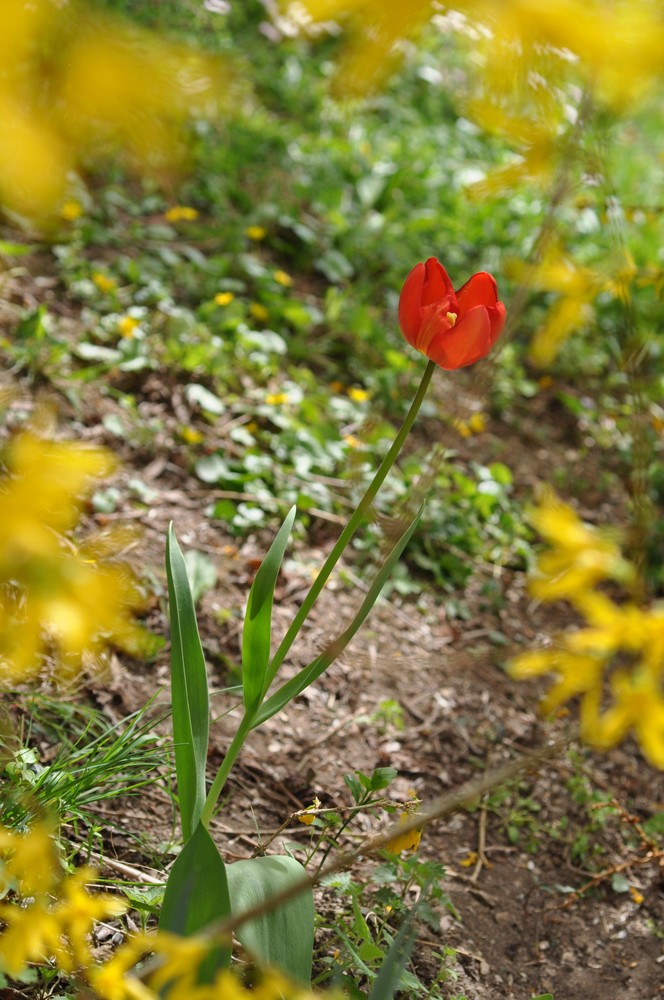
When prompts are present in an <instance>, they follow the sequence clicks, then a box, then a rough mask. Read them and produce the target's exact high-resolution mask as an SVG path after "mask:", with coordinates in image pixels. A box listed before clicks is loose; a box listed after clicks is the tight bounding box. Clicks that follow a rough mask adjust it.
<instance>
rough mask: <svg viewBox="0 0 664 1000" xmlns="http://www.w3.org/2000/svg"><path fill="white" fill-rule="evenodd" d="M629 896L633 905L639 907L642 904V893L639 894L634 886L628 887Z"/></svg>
mask: <svg viewBox="0 0 664 1000" xmlns="http://www.w3.org/2000/svg"><path fill="white" fill-rule="evenodd" d="M629 894H630V896H631V897H632V902H633V903H635V904H636V905H637V906H640V905H641V903H642V902H643V893H642V892H639V890H638V889H637V888H636V886H633V885H630V887H629Z"/></svg>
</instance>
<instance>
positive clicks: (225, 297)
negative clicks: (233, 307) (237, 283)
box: [214, 292, 235, 306]
mask: <svg viewBox="0 0 664 1000" xmlns="http://www.w3.org/2000/svg"><path fill="white" fill-rule="evenodd" d="M234 298H235V296H234V295H233V293H232V292H217V294H216V295H215V297H214V301H215V303H216V304H217V305H218V306H229V305H230V304H231V302H232V301H233V299H234Z"/></svg>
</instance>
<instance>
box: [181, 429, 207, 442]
mask: <svg viewBox="0 0 664 1000" xmlns="http://www.w3.org/2000/svg"><path fill="white" fill-rule="evenodd" d="M180 434H181V436H182V440H183V441H186V442H187V444H200V443H201V441H204V440H205V437H204V435H203V434H201V432H200V431H198V430H196V428H195V427H183V428H182V430H181V431H180Z"/></svg>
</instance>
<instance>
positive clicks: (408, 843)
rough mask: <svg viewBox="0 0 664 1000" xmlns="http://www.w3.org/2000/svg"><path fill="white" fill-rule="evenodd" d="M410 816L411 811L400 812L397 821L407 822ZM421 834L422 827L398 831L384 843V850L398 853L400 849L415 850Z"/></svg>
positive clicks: (418, 844)
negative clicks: (403, 831) (402, 831)
mask: <svg viewBox="0 0 664 1000" xmlns="http://www.w3.org/2000/svg"><path fill="white" fill-rule="evenodd" d="M411 818H412V812H408V811H407V812H402V813H401V815H400V816H399V822H400V823H407V822H408V821H409V820H410V819H411ZM421 836H422V827H416V828H415V829H414V830H408V831H407V832H406V833H399V834H397V835H396V836H395V837H392V839H391V840H390V841H388V843H387V844H385V850H386V851H390V852H391V853H392V854H400V853H401V852H402V851H416V850H417V848H418V847H419V846H420V838H421Z"/></svg>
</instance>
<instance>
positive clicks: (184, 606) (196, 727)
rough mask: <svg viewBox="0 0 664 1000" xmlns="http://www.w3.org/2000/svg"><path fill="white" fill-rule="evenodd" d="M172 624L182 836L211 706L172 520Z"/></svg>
mask: <svg viewBox="0 0 664 1000" xmlns="http://www.w3.org/2000/svg"><path fill="white" fill-rule="evenodd" d="M166 575H167V577H168V598H169V615H170V625H171V693H172V700H173V737H174V743H175V770H176V774H177V779H178V800H179V805H180V820H181V822H182V836H183V838H184V840H185V842H186V841H187V840H188V839H189V837H190V836H191V834H192V832H193V830H194V829H195V828H196V824H197V823H198V820H199V819H200V816H201V812H202V809H203V803H204V802H205V765H206V762H207V750H208V736H209V726H210V707H209V702H208V683H207V673H206V670H205V658H204V656H203V649H202V647H201V640H200V638H199V635H198V625H197V623H196V612H195V610H194V602H193V599H192V595H191V588H190V586H189V578H188V576H187V568H186V565H185V561H184V557H183V555H182V552H181V550H180V546H179V545H178V543H177V539H176V537H175V532H174V530H173V525H172V523H171V524H170V525H169V527H168V538H167V542H166Z"/></svg>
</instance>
